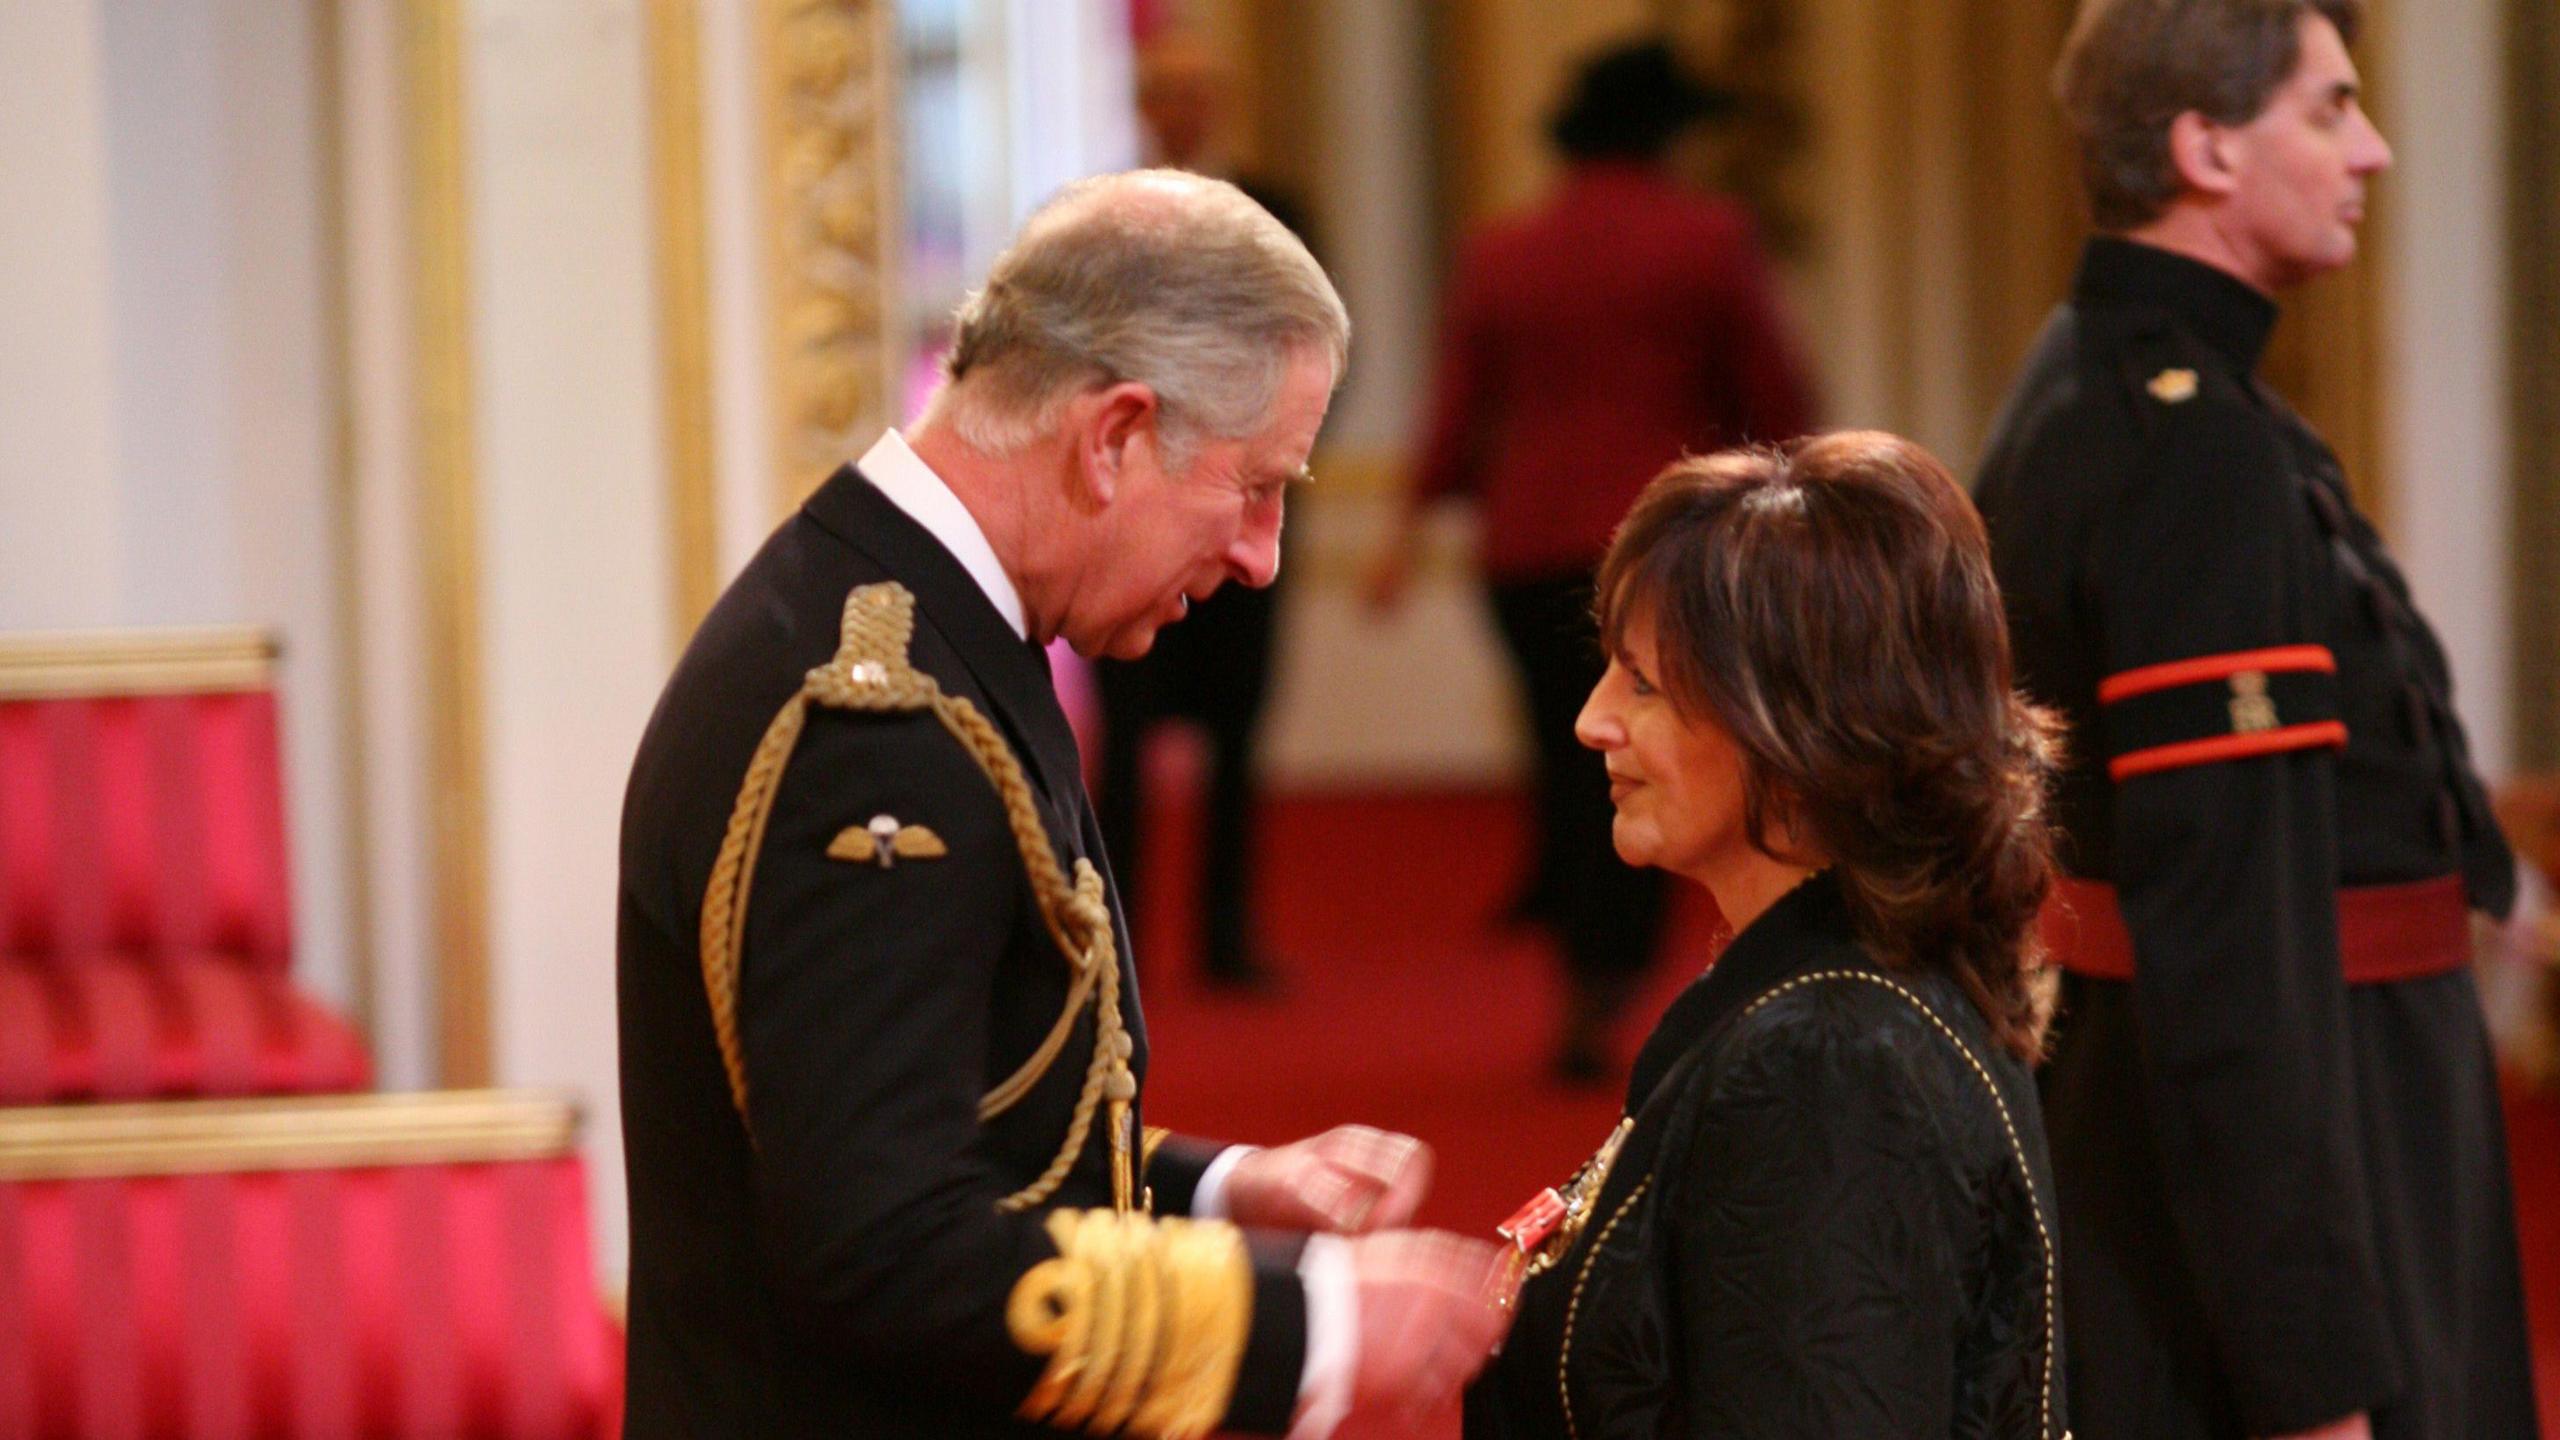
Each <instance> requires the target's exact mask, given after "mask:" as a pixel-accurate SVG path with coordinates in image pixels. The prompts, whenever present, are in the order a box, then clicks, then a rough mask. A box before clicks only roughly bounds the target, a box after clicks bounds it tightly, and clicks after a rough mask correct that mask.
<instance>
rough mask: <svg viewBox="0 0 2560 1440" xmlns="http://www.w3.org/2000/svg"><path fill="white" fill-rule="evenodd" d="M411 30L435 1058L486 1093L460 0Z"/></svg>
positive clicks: (414, 18) (433, 5) (486, 984)
mask: <svg viewBox="0 0 2560 1440" xmlns="http://www.w3.org/2000/svg"><path fill="white" fill-rule="evenodd" d="M401 22H402V24H401V71H402V78H403V83H404V88H405V94H404V97H403V98H404V100H405V102H406V105H405V110H406V115H405V119H406V129H407V134H408V141H409V153H408V172H409V186H410V191H409V244H410V259H411V264H412V265H413V266H414V267H415V269H414V273H413V275H412V282H411V283H412V292H411V304H412V307H413V312H414V313H413V318H412V324H413V326H414V330H415V344H416V346H417V357H416V370H415V383H416V385H417V396H416V421H417V428H416V436H417V445H418V476H419V487H418V490H419V493H418V500H419V505H420V515H419V528H420V533H421V542H422V544H421V548H422V549H423V551H424V554H423V556H422V567H421V568H422V572H423V579H424V583H425V588H426V594H425V597H424V600H425V604H424V610H425V614H426V635H425V656H424V661H425V674H426V694H427V706H428V710H429V720H428V726H427V730H428V739H427V757H428V758H427V791H428V795H427V803H428V806H429V815H430V817H431V819H430V824H431V827H432V829H431V833H430V835H429V841H428V843H429V851H430V862H429V863H430V868H431V873H432V875H433V879H434V885H433V890H434V896H435V899H434V907H435V921H434V935H435V946H434V952H433V964H434V966H435V974H436V1055H437V1063H438V1069H439V1074H440V1076H441V1078H442V1080H443V1082H444V1083H445V1084H448V1085H484V1084H487V1083H488V1081H489V1078H490V1075H491V1049H490V1034H491V1028H492V1027H491V1024H490V975H489V883H488V854H487V843H488V797H487V778H486V777H487V771H486V747H485V744H484V740H483V736H482V724H483V701H482V690H483V685H482V678H481V677H482V656H481V642H480V598H479V597H480V542H479V505H478V497H477V493H476V492H477V487H478V483H479V477H478V474H477V469H476V466H475V465H474V463H473V449H474V444H475V433H474V429H473V414H472V403H471V398H472V397H471V384H472V369H471V283H470V282H471V275H470V263H469V256H470V240H471V230H470V212H469V207H468V201H469V188H470V187H469V185H468V183H467V175H466V172H465V168H464V166H465V160H466V157H465V155H464V152H463V128H464V124H465V120H466V114H465V111H464V103H463V101H464V97H463V62H464V43H465V38H466V37H465V31H464V24H463V15H462V5H461V0H407V3H406V5H405V6H404V8H403V10H402V14H401Z"/></svg>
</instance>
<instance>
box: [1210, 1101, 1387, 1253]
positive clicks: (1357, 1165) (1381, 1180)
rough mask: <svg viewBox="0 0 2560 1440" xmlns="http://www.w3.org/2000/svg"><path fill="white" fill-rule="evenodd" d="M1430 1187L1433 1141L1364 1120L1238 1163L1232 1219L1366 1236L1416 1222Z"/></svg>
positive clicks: (1231, 1185) (1230, 1191) (1231, 1188)
mask: <svg viewBox="0 0 2560 1440" xmlns="http://www.w3.org/2000/svg"><path fill="white" fill-rule="evenodd" d="M1430 1188H1431V1147H1430V1146H1428V1145H1425V1144H1423V1143H1422V1142H1421V1141H1419V1140H1416V1139H1414V1138H1413V1137H1412V1136H1410V1135H1397V1134H1393V1133H1390V1132H1388V1131H1385V1130H1377V1129H1372V1128H1370V1127H1369V1126H1366V1125H1337V1126H1335V1127H1334V1128H1333V1129H1331V1130H1327V1131H1326V1132H1324V1133H1323V1134H1321V1135H1318V1136H1314V1137H1313V1138H1311V1139H1306V1140H1300V1141H1298V1142H1297V1143H1296V1144H1293V1145H1282V1146H1278V1147H1276V1148H1273V1149H1270V1150H1261V1151H1257V1152H1255V1153H1253V1154H1251V1155H1247V1156H1246V1157H1244V1158H1243V1159H1242V1160H1239V1161H1237V1162H1236V1168H1235V1170H1234V1171H1233V1172H1232V1173H1230V1174H1229V1175H1228V1176H1227V1205H1226V1208H1227V1217H1228V1218H1229V1219H1231V1220H1233V1221H1235V1222H1236V1223H1237V1224H1239V1225H1248V1226H1253V1227H1256V1228H1259V1229H1265V1230H1329V1231H1339V1232H1341V1233H1342V1234H1345V1235H1360V1234H1365V1233H1367V1232H1368V1231H1371V1230H1390V1229H1393V1228H1395V1227H1396V1226H1399V1225H1403V1224H1405V1223H1407V1222H1409V1221H1411V1220H1412V1219H1413V1212H1414V1211H1415V1210H1416V1209H1417V1208H1419V1207H1420V1206H1421V1204H1422V1197H1423V1194H1424V1192H1426V1191H1428V1190H1429V1189H1430Z"/></svg>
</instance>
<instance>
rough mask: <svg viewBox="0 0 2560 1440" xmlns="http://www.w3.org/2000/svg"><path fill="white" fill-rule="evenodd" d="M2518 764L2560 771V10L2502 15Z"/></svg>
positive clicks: (2518, 6) (2513, 2)
mask: <svg viewBox="0 0 2560 1440" xmlns="http://www.w3.org/2000/svg"><path fill="white" fill-rule="evenodd" d="M2503 48H2504V50H2505V52H2506V56H2507V74H2506V77H2505V79H2506V107H2505V108H2506V127H2505V128H2506V141H2507V144H2506V151H2507V227H2508V228H2507V255H2508V261H2507V263H2508V266H2509V270H2510V275H2509V283H2508V291H2509V296H2508V299H2509V303H2508V305H2507V324H2508V326H2509V330H2508V334H2509V336H2510V338H2511V342H2512V351H2511V357H2510V359H2509V364H2510V365H2511V366H2512V367H2513V368H2512V371H2511V373H2512V375H2513V379H2512V380H2511V381H2510V382H2509V386H2508V389H2509V397H2510V398H2509V401H2508V409H2507V414H2508V416H2509V419H2510V423H2511V426H2512V428H2513V432H2514V440H2513V446H2514V450H2513V460H2512V461H2511V465H2512V472H2511V473H2512V475H2513V477H2514V478H2513V480H2512V482H2511V485H2510V489H2509V495H2508V506H2509V510H2510V512H2511V515H2512V517H2513V518H2512V521H2511V523H2510V526H2509V533H2510V534H2511V535H2512V536H2513V540H2512V541H2511V543H2512V544H2513V546H2514V547H2515V548H2514V550H2513V564H2512V567H2511V571H2512V576H2513V587H2514V588H2513V590H2512V592H2511V593H2513V594H2514V596H2515V639H2514V642H2513V643H2514V646H2515V655H2514V665H2515V702H2514V703H2515V727H2516V728H2515V735H2516V760H2517V762H2518V763H2519V764H2521V765H2523V766H2526V767H2528V768H2532V769H2540V770H2548V769H2551V768H2553V767H2555V766H2560V109H2555V108H2554V107H2553V105H2552V103H2551V97H2552V95H2553V94H2555V93H2560V7H2555V6H2553V4H2552V3H2551V0H2507V6H2506V43H2505V45H2504V47H2503Z"/></svg>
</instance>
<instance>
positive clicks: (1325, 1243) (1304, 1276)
mask: <svg viewBox="0 0 2560 1440" xmlns="http://www.w3.org/2000/svg"><path fill="white" fill-rule="evenodd" d="M1221 1158H1224V1157H1221ZM1298 1280H1299V1283H1301V1284H1303V1285H1305V1286H1306V1287H1307V1363H1306V1367H1305V1368H1304V1369H1302V1370H1301V1371H1299V1372H1298V1418H1297V1420H1296V1421H1295V1422H1294V1423H1293V1424H1291V1425H1290V1426H1289V1440H1327V1437H1329V1436H1331V1435H1332V1434H1333V1431H1334V1427H1335V1426H1337V1425H1340V1424H1341V1423H1342V1417H1343V1416H1345V1415H1348V1414H1350V1413H1351V1380H1352V1369H1353V1366H1354V1363H1355V1362H1356V1361H1357V1360H1358V1358H1359V1355H1360V1292H1359V1283H1360V1282H1359V1276H1358V1275H1357V1274H1356V1273H1355V1272H1354V1271H1353V1270H1352V1268H1351V1242H1350V1241H1348V1240H1345V1239H1344V1238H1342V1237H1341V1236H1339V1235H1310V1236H1308V1237H1307V1248H1306V1249H1305V1250H1303V1251H1301V1252H1299V1255H1298Z"/></svg>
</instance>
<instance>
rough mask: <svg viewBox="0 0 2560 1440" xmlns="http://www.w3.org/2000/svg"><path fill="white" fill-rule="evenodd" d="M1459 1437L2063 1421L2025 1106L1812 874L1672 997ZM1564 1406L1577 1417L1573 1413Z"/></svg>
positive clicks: (1930, 978) (1968, 1027)
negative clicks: (1557, 1257)
mask: <svg viewBox="0 0 2560 1440" xmlns="http://www.w3.org/2000/svg"><path fill="white" fill-rule="evenodd" d="M1628 1113H1629V1114H1630V1115H1632V1116H1633V1117H1634V1121H1635V1123H1634V1127H1633V1129H1632V1131H1631V1132H1630V1134H1629V1136H1628V1139H1627V1141H1626V1144H1625V1147H1624V1148H1623V1149H1622V1150H1621V1152H1620V1154H1619V1156H1618V1158H1617V1160H1616V1162H1615V1163H1614V1164H1613V1165H1612V1166H1611V1167H1610V1171H1609V1176H1608V1179H1607V1181H1606V1182H1605V1183H1604V1184H1603V1185H1602V1186H1601V1188H1600V1192H1599V1197H1598V1201H1597V1203H1596V1204H1595V1205H1594V1206H1593V1207H1592V1208H1591V1211H1590V1216H1591V1218H1590V1221H1589V1223H1588V1224H1587V1225H1586V1226H1585V1227H1584V1228H1583V1231H1582V1233H1581V1235H1580V1236H1579V1238H1577V1239H1576V1240H1575V1241H1574V1243H1573V1244H1572V1246H1571V1247H1570V1248H1569V1249H1568V1250H1567V1251H1566V1252H1565V1254H1564V1256H1563V1258H1562V1260H1561V1262H1560V1263H1558V1264H1557V1265H1556V1266H1555V1267H1554V1268H1552V1269H1550V1270H1547V1271H1546V1272H1545V1273H1543V1274H1541V1275H1538V1276H1536V1277H1534V1278H1532V1279H1531V1280H1530V1282H1529V1284H1528V1285H1527V1287H1526V1288H1525V1289H1524V1290H1523V1292H1522V1294H1521V1297H1520V1315H1519V1319H1518V1322H1517V1324H1516V1325H1515V1327H1514V1328H1513V1330H1512V1333H1511V1338H1510V1340H1509V1342H1508V1343H1507V1344H1506V1346H1505V1347H1504V1350H1503V1354H1502V1356H1501V1358H1500V1359H1499V1360H1498V1361H1497V1362H1496V1363H1495V1365H1494V1366H1493V1368H1492V1369H1490V1370H1489V1371H1488V1372H1487V1373H1486V1375H1485V1377H1484V1378H1482V1379H1481V1380H1479V1381H1478V1382H1477V1384H1476V1386H1475V1388H1474V1389H1473V1390H1472V1391H1471V1392H1470V1393H1469V1395H1468V1397H1467V1426H1466V1429H1467V1435H1468V1437H1469V1440H1523V1437H1544V1436H1572V1437H1575V1440H1602V1437H1634V1436H1647V1437H1650V1436H1699V1437H1706V1436H1718V1437H1723V1436H1735V1437H1740V1436H1752V1437H1797V1436H1801V1437H1807V1440H1810V1437H1817V1436H1819V1437H1836V1436H1894V1437H1912V1436H1930V1437H1936V1436H1963V1437H1975V1436H1981V1437H2000V1440H2053V1437H2059V1436H2061V1435H2062V1433H2063V1429H2064V1417H2063V1403H2062V1400H2063V1397H2062V1394H2061V1388H2060V1373H2059V1369H2058V1362H2059V1359H2060V1357H2059V1354H2058V1353H2057V1352H2058V1348H2059V1335H2058V1333H2057V1331H2056V1330H2054V1329H2053V1328H2050V1327H2052V1326H2055V1325H2058V1321H2057V1320H2056V1319H2055V1318H2054V1316H2053V1310H2052V1299H2051V1296H2052V1291H2051V1289H2050V1279H2049V1277H2050V1275H2051V1273H2052V1271H2051V1266H2052V1247H2053V1240H2054V1237H2053V1233H2052V1229H2051V1224H2050V1220H2049V1218H2047V1217H2049V1216H2050V1215H2051V1213H2052V1182H2051V1178H2050V1176H2049V1174H2048V1172H2047V1166H2046V1161H2045V1144H2044V1131H2043V1127H2042V1124H2041V1122H2040V1121H2039V1119H2038V1115H2037V1110H2036V1100H2035V1089H2034V1086H2033V1083H2032V1082H2031V1081H2030V1080H2029V1078H2028V1076H2027V1073H2026V1070H2025V1069H2024V1067H2022V1066H2020V1065H2019V1064H2017V1063H2016V1062H2015V1061H2013V1060H2011V1059H2010V1058H2008V1057H2007V1056H2006V1055H2004V1054H2002V1053H2000V1052H1998V1051H1997V1050H1995V1049H1994V1048H1993V1047H1992V1046H1991V1044H1990V1041H1989V1037H1988V1034H1987V1032H1986V1027H1985V1026H1984V1024H1983V1022H1982V1019H1981V1017H1980V1015H1979V1014H1978V1013H1977V1012H1976V1011H1975V1010H1974V1008H1973V1007H1972V1005H1971V1004H1970V1003H1969V1002H1968V1001H1966V999H1965V998H1964V996H1963V993H1962V991H1961V990H1959V989H1958V988H1957V986H1956V985H1955V984H1954V982H1952V981H1951V980H1948V979H1944V978H1941V977H1939V976H1936V975H1929V974H1910V973H1904V972H1900V971H1888V970H1886V969H1884V968H1883V967H1882V966H1880V965H1879V964H1878V963H1877V962H1876V961H1875V960H1874V959H1873V958H1872V957H1871V956H1870V955H1869V954H1868V953H1867V951H1866V949H1865V947H1864V946H1862V945H1861V944H1860V943H1859V941H1858V940H1857V938H1856V936H1855V934H1854V933H1853V931H1852V928H1851V925H1850V921H1849V916H1848V912H1847V909H1846V907H1845V905H1844V904H1843V902H1842V899H1841V896H1840V892H1839V889H1838V887H1837V885H1836V884H1835V883H1834V882H1833V881H1832V880H1831V878H1830V877H1829V876H1827V875H1822V876H1816V877H1815V878H1813V879H1812V880H1810V881H1808V882H1806V883H1805V884H1804V885H1803V886H1802V887H1800V888H1798V889H1797V890H1796V891H1795V892H1793V893H1792V894H1790V895H1788V896H1786V897H1785V898H1784V899H1782V900H1780V901H1779V902H1778V903H1777V904H1775V905H1773V906H1771V907H1770V909H1769V910H1768V912H1767V913H1766V914H1764V915H1762V916H1761V917H1760V918H1759V919H1758V920H1757V921H1755V922H1754V923H1753V924H1752V925H1751V926H1750V928H1749V929H1747V930H1745V931H1744V932H1743V933H1742V934H1741V935H1740V936H1739V937H1737V938H1736V939H1735V941H1734V942H1733V944H1732V946H1731V947H1730V948H1729V949H1727V950H1726V952H1725V954H1724V957H1723V958H1722V959H1721V960H1719V961H1718V962H1717V963H1716V965H1715V967H1714V968H1713V969H1712V970H1710V971H1709V972H1708V973H1707V975H1706V976H1705V977H1704V978H1703V979H1700V980H1699V981H1698V982H1697V983H1695V984H1693V985H1691V986H1690V987H1689V989H1688V990H1687V991H1686V992H1684V993H1683V994H1682V995H1681V996H1680V998H1679V999H1678V1000H1677V1001H1676V1002H1674V1003H1673V1005H1672V1007H1671V1009H1670V1010H1669V1011H1668V1012H1667V1013H1666V1014H1665V1015H1664V1017H1663V1019H1662V1023H1661V1024H1660V1025H1659V1026H1657V1027H1656V1028H1655V1030H1654V1033H1653V1036H1652V1038H1651V1039H1649V1040H1648V1041H1647V1042H1646V1043H1645V1048H1644V1052H1643V1054H1642V1055H1641V1056H1640V1057H1639V1058H1638V1060H1637V1063H1636V1071H1635V1075H1634V1078H1633V1081H1632V1083H1631V1084H1630V1086H1629V1090H1628ZM1568 1407H1569V1410H1568Z"/></svg>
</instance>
